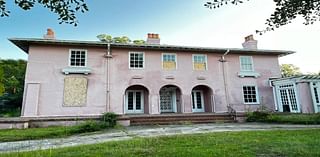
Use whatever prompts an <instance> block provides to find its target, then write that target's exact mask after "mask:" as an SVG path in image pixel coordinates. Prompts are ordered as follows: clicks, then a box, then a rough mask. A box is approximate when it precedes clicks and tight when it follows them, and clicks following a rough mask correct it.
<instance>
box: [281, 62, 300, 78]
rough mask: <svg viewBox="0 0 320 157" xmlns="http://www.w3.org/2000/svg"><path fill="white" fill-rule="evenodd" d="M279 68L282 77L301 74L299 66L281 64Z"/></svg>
mask: <svg viewBox="0 0 320 157" xmlns="http://www.w3.org/2000/svg"><path fill="white" fill-rule="evenodd" d="M280 69H281V75H282V77H289V76H294V75H301V74H302V73H301V72H300V68H299V67H297V66H295V65H293V64H281V65H280Z"/></svg>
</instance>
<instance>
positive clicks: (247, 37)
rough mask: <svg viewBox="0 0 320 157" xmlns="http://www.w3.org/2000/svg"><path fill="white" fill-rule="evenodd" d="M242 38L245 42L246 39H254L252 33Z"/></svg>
mask: <svg viewBox="0 0 320 157" xmlns="http://www.w3.org/2000/svg"><path fill="white" fill-rule="evenodd" d="M244 40H245V41H246V42H247V41H252V40H254V38H253V35H252V34H250V35H248V36H246V37H245V38H244Z"/></svg>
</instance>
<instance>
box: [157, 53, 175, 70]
mask: <svg viewBox="0 0 320 157" xmlns="http://www.w3.org/2000/svg"><path fill="white" fill-rule="evenodd" d="M164 55H174V56H175V62H176V68H175V69H169V70H177V69H178V57H177V54H176V53H162V54H161V67H162V69H163V70H168V69H164V68H163V56H164Z"/></svg>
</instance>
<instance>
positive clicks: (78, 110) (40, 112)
mask: <svg viewBox="0 0 320 157" xmlns="http://www.w3.org/2000/svg"><path fill="white" fill-rule="evenodd" d="M70 48H73V49H81V47H57V46H55V47H53V46H30V49H29V57H28V65H27V72H26V79H25V84H26V85H28V84H29V83H39V84H40V92H39V93H40V94H39V100H38V105H33V106H29V105H28V104H27V105H28V106H27V105H26V106H25V107H24V110H23V111H22V112H23V113H22V116H26V117H28V116H68V115H73V116H76V115H94V114H100V113H102V112H105V111H106V105H105V104H106V96H105V95H106V94H105V93H106V79H105V78H106V72H105V66H104V65H105V60H104V59H103V51H104V50H103V49H93V48H92V49H90V50H89V53H88V66H89V67H90V68H92V71H93V72H92V74H90V75H88V76H86V75H82V76H86V77H87V78H88V90H87V105H85V106H83V107H63V106H62V105H63V90H64V77H65V76H66V75H64V74H63V73H62V72H61V70H62V68H65V67H68V60H69V49H70ZM68 76H70V75H68ZM25 91H26V90H25ZM28 95H30V94H29V93H26V92H25V94H24V104H26V100H28V99H26V96H28ZM34 106H38V108H37V109H36V108H35V107H34ZM35 110H37V115H33V114H30V113H31V112H32V111H35Z"/></svg>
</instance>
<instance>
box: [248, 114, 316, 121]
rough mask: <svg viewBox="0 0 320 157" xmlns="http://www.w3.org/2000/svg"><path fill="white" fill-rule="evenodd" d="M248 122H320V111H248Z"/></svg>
mask: <svg viewBox="0 0 320 157" xmlns="http://www.w3.org/2000/svg"><path fill="white" fill-rule="evenodd" d="M247 122H269V123H289V124H320V113H316V114H301V113H289V114H287V113H286V114H284V113H269V112H261V111H254V112H249V113H247Z"/></svg>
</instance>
